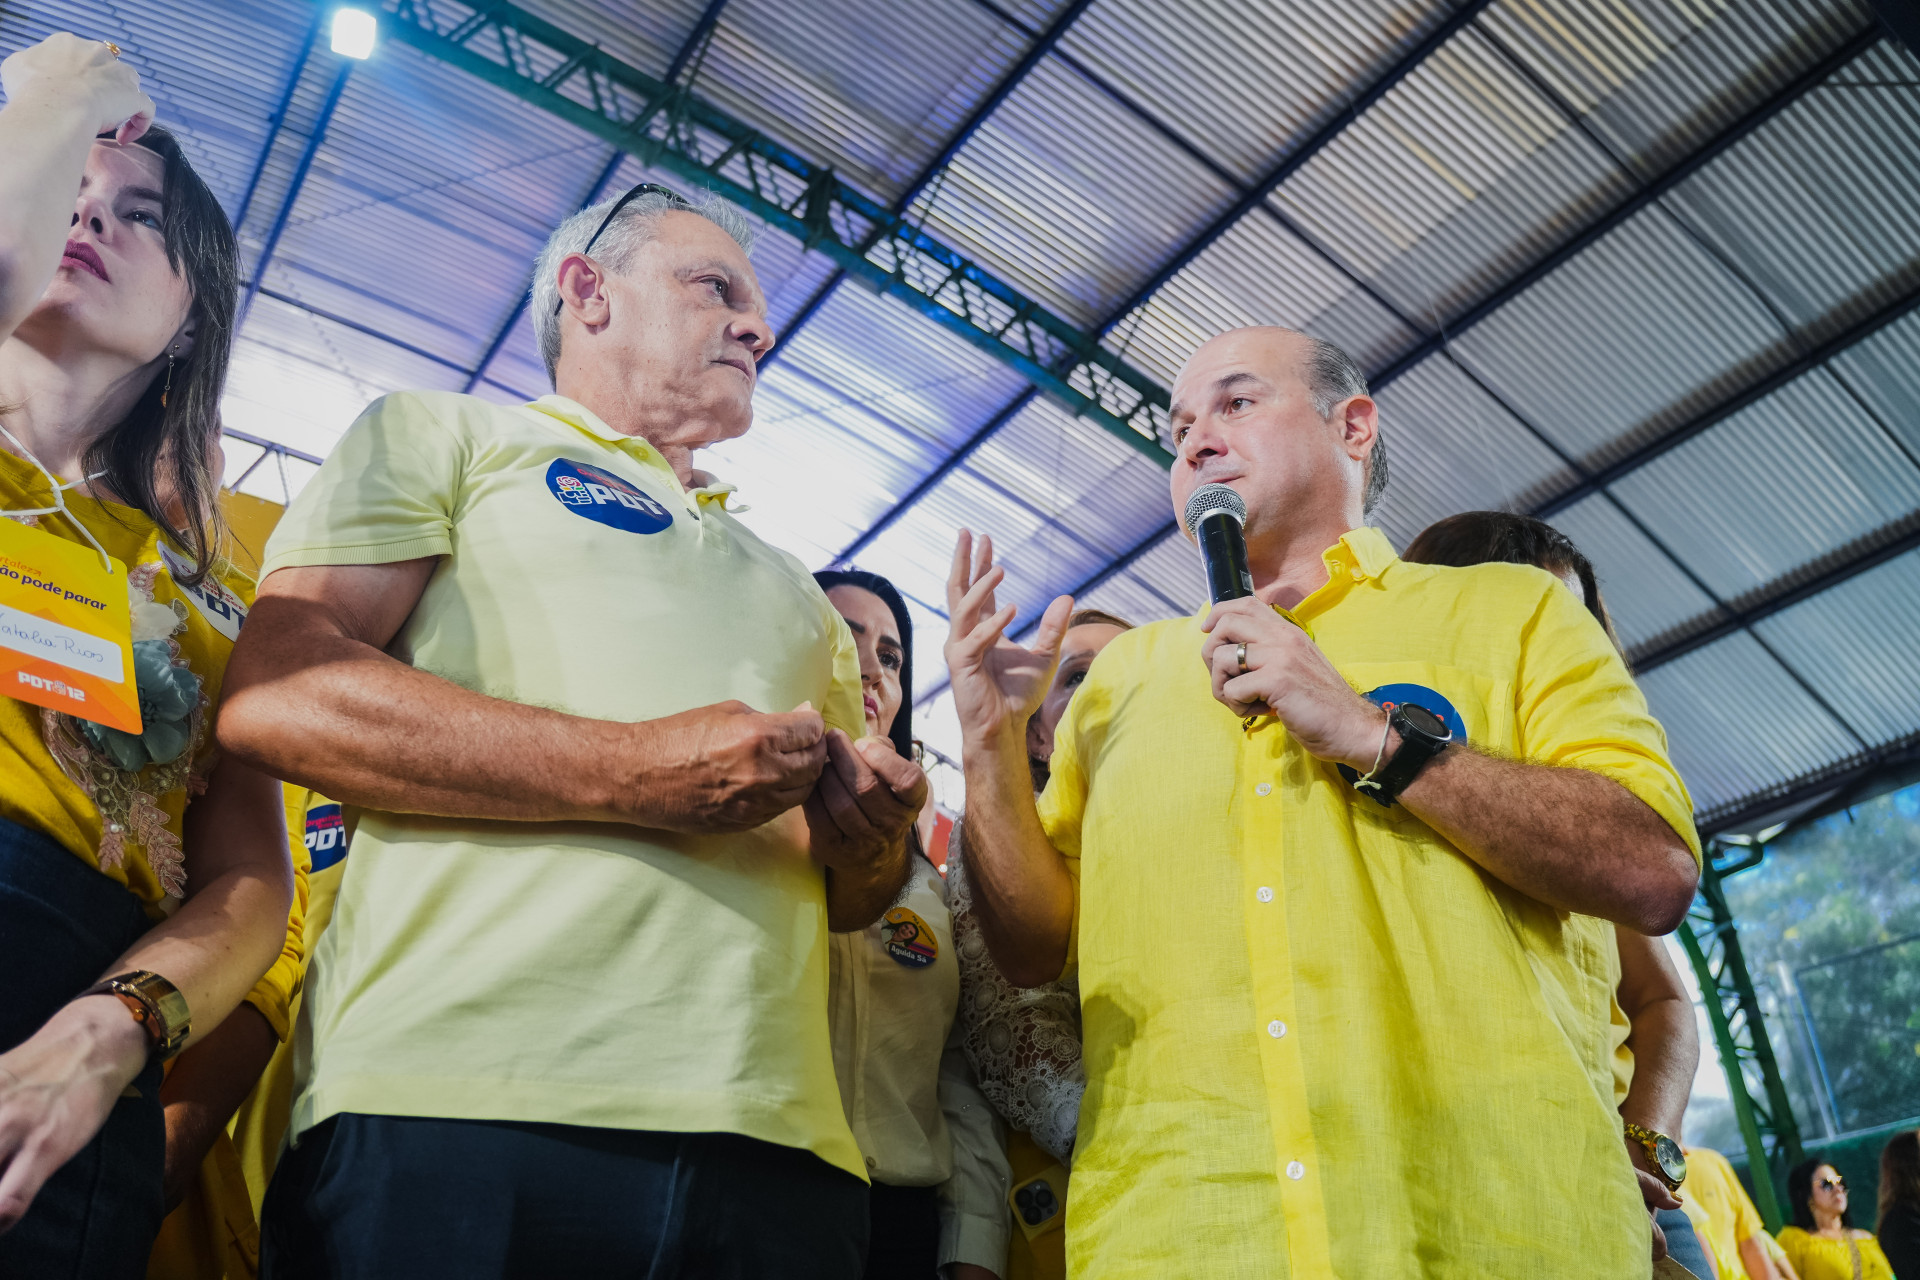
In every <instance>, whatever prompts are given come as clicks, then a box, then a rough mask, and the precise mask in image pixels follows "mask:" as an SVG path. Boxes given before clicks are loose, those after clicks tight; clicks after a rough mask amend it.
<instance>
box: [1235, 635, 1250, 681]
mask: <svg viewBox="0 0 1920 1280" xmlns="http://www.w3.org/2000/svg"><path fill="white" fill-rule="evenodd" d="M1234 654H1235V656H1237V657H1238V658H1239V659H1240V674H1241V675H1245V674H1247V646H1246V642H1245V641H1242V642H1241V643H1240V644H1239V645H1237V646H1235V648H1234Z"/></svg>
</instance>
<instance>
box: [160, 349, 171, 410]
mask: <svg viewBox="0 0 1920 1280" xmlns="http://www.w3.org/2000/svg"><path fill="white" fill-rule="evenodd" d="M171 390H173V352H171V351H169V352H167V385H166V386H164V387H162V388H160V407H161V408H162V409H164V408H166V407H167V392H169V391H171Z"/></svg>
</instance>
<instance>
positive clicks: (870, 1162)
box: [867, 1156, 876, 1173]
mask: <svg viewBox="0 0 1920 1280" xmlns="http://www.w3.org/2000/svg"><path fill="white" fill-rule="evenodd" d="M875 1164H876V1162H875V1160H874V1158H873V1157H872V1156H868V1157H867V1172H868V1173H872V1172H873V1170H874V1167H875Z"/></svg>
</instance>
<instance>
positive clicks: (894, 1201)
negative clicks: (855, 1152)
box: [866, 1182, 940, 1280]
mask: <svg viewBox="0 0 1920 1280" xmlns="http://www.w3.org/2000/svg"><path fill="white" fill-rule="evenodd" d="M867 1203H868V1211H867V1220H868V1227H867V1232H868V1235H867V1239H868V1242H869V1243H868V1245H867V1270H866V1275H867V1277H868V1280H933V1276H934V1273H935V1272H936V1271H937V1270H938V1269H939V1266H940V1202H939V1196H938V1193H937V1192H936V1191H935V1190H934V1189H933V1188H932V1187H891V1186H888V1185H887V1184H886V1183H884V1182H876V1183H874V1184H873V1186H872V1187H871V1188H870V1189H869V1192H868V1201H867Z"/></svg>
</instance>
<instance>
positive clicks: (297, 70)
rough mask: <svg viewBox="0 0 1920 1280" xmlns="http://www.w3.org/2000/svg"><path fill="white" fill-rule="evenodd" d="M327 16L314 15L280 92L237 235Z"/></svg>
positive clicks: (238, 213) (238, 212) (237, 214)
mask: <svg viewBox="0 0 1920 1280" xmlns="http://www.w3.org/2000/svg"><path fill="white" fill-rule="evenodd" d="M326 20H327V15H326V13H325V11H324V10H323V11H321V12H319V13H316V14H314V15H313V26H311V27H309V28H308V29H307V39H306V42H305V43H304V44H302V45H301V46H300V56H299V57H297V58H295V59H294V60H293V72H292V74H291V75H289V76H288V77H287V87H286V88H285V89H284V90H282V91H281V93H280V105H279V106H277V107H275V108H274V109H273V114H272V115H270V116H268V117H267V141H266V143H265V144H264V145H263V146H262V147H261V148H260V155H259V157H258V158H256V159H255V160H254V162H253V173H252V174H250V175H249V176H248V178H247V189H246V191H245V192H243V193H242V194H241V196H240V204H239V206H238V207H237V208H236V209H235V210H234V213H233V232H234V234H235V235H239V234H240V228H241V226H242V225H244V224H245V223H246V220H247V210H249V209H251V208H252V207H253V197H254V195H255V193H257V192H258V191H259V190H260V179H261V177H262V176H263V175H264V174H265V173H266V171H267V161H268V160H270V159H271V158H272V157H273V146H274V144H275V143H276V142H278V141H280V130H281V128H282V127H284V126H285V125H286V123H287V112H288V110H289V109H291V108H292V106H293V95H294V92H295V91H296V90H298V89H299V88H300V77H301V76H303V75H305V74H306V70H307V60H308V59H310V58H311V57H313V46H314V42H315V41H317V40H319V39H320V28H321V27H322V26H323V25H325V23H326Z"/></svg>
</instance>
